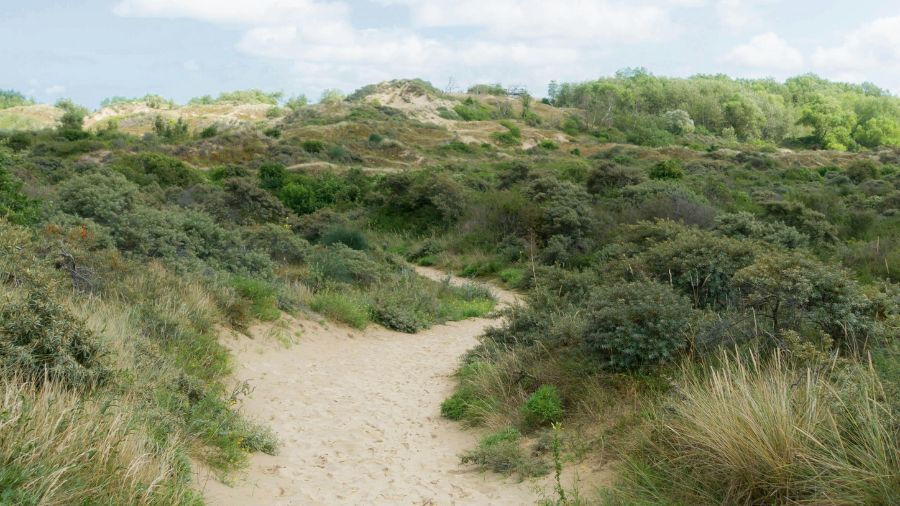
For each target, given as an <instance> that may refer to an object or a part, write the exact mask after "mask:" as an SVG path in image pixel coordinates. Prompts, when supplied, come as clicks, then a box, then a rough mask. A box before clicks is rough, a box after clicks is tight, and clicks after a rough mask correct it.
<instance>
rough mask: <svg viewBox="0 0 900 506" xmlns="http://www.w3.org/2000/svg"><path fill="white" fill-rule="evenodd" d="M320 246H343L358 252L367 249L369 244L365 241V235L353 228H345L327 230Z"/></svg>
mask: <svg viewBox="0 0 900 506" xmlns="http://www.w3.org/2000/svg"><path fill="white" fill-rule="evenodd" d="M322 244H324V245H326V246H330V245H332V244H343V245H345V246H349V247H350V248H353V249H355V250H360V251H362V250H366V249H369V242H368V241H367V240H366V236H365V234H363V233H362V232H361V231H359V230H357V229H355V228H346V227H334V228H331V229H329V230H328V231H327V232H325V234H324V235H323V236H322Z"/></svg>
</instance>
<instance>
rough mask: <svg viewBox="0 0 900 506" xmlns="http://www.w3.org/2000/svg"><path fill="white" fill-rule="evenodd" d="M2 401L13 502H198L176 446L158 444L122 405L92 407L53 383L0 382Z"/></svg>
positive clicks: (5, 481)
mask: <svg viewBox="0 0 900 506" xmlns="http://www.w3.org/2000/svg"><path fill="white" fill-rule="evenodd" d="M0 399H2V412H0V413H2V414H0V489H2V490H6V491H7V492H6V493H4V494H3V495H2V499H3V501H4V503H5V504H42V505H56V504H59V505H66V504H88V503H91V504H166V505H168V504H184V503H190V502H193V501H194V499H193V496H192V494H191V493H190V492H189V491H188V489H187V487H186V479H185V478H186V477H185V474H186V473H185V469H186V468H185V467H184V463H183V461H182V460H181V459H180V457H179V455H178V454H177V453H176V451H175V448H176V445H175V442H174V441H170V442H169V443H168V444H166V445H165V446H163V447H158V446H155V445H154V444H152V443H151V442H150V441H149V440H148V439H146V438H145V437H143V436H142V435H141V432H139V431H135V430H134V426H133V423H132V420H131V419H130V417H129V415H128V414H127V412H126V411H125V410H122V409H120V408H119V405H118V403H117V402H113V401H105V402H104V401H99V400H97V401H91V400H89V401H85V400H83V399H81V398H80V397H79V395H77V394H75V393H72V392H69V391H66V390H64V389H62V388H60V387H58V386H56V385H54V384H52V383H49V382H47V383H45V384H44V386H43V387H41V388H36V387H33V386H30V385H28V384H26V383H24V382H22V381H20V380H19V379H18V378H6V379H3V380H0ZM7 494H12V495H7ZM7 500H8V501H10V502H8V503H7V502H6V501H7Z"/></svg>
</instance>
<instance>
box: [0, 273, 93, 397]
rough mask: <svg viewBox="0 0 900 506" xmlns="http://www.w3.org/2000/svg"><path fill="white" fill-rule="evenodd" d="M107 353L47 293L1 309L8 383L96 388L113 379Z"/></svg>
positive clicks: (0, 359) (0, 353) (0, 347)
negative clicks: (21, 381) (14, 378)
mask: <svg viewBox="0 0 900 506" xmlns="http://www.w3.org/2000/svg"><path fill="white" fill-rule="evenodd" d="M106 353H107V352H106V350H105V349H104V348H103V346H102V345H101V343H100V340H99V338H98V337H97V336H96V335H94V333H93V332H91V331H90V330H89V329H88V328H87V327H85V324H84V322H82V321H80V320H79V319H78V318H76V317H75V316H73V315H72V314H71V313H69V312H68V311H67V310H66V309H65V308H64V307H63V306H61V305H60V304H58V303H57V302H55V301H53V300H52V299H51V298H50V297H49V296H48V295H47V294H46V293H41V292H39V291H36V290H35V291H31V292H30V293H28V295H27V297H26V298H25V300H22V301H4V302H3V303H2V307H0V365H2V368H3V373H4V375H6V376H7V377H11V376H14V375H18V376H20V377H21V378H22V379H24V380H27V381H31V382H34V383H37V384H40V383H42V382H43V381H44V380H45V379H46V380H49V381H52V382H55V383H57V384H60V385H65V386H66V387H70V388H75V387H91V386H94V385H97V384H99V383H102V382H103V381H105V380H106V379H107V378H108V375H109V371H108V369H107V367H106V365H105V364H104V358H103V357H104V355H106Z"/></svg>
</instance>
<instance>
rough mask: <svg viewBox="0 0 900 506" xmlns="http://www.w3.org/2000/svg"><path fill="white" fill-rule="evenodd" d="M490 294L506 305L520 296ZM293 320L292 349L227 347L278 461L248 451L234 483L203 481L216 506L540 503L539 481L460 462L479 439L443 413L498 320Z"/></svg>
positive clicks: (243, 341) (260, 342)
mask: <svg viewBox="0 0 900 506" xmlns="http://www.w3.org/2000/svg"><path fill="white" fill-rule="evenodd" d="M417 270H418V271H419V274H421V275H423V276H427V277H430V278H434V279H440V278H442V277H444V275H443V274H441V273H440V272H439V271H436V270H434V269H417ZM494 290H495V293H496V294H497V296H498V298H499V299H500V301H501V302H503V303H510V302H512V301H513V300H514V299H515V297H514V295H513V294H511V293H509V292H505V291H502V290H499V289H496V288H495V289H494ZM285 318H286V319H287V323H288V327H287V329H285V330H286V331H287V333H289V334H291V335H293V334H295V333H297V332H299V337H296V338H294V340H295V343H296V344H294V345H293V346H290V347H285V346H283V345H282V344H279V342H278V341H277V340H275V339H272V338H265V337H264V336H263V335H257V338H256V339H249V338H246V337H237V338H235V339H232V340H229V342H228V345H229V346H230V347H231V349H232V351H233V352H234V354H235V359H236V364H237V366H236V371H235V376H236V379H238V380H239V381H245V380H246V381H247V382H249V385H250V386H251V387H252V388H253V392H252V393H251V394H250V395H249V396H248V398H247V399H245V401H244V404H243V410H244V412H245V413H247V414H248V415H250V416H251V417H253V418H255V419H257V420H259V421H260V422H262V423H265V424H267V425H269V426H270V427H272V428H273V429H274V430H275V432H276V433H277V434H278V437H279V440H280V443H281V445H280V448H279V454H278V455H277V456H268V455H263V454H255V455H253V456H251V459H250V466H249V468H248V469H247V470H246V472H244V473H242V475H241V476H239V477H238V479H237V483H236V484H234V486H227V485H223V484H221V483H219V482H217V481H216V480H215V478H213V477H211V476H207V475H203V476H200V477H198V479H199V482H200V484H201V486H202V487H203V495H204V497H205V498H206V499H207V501H208V503H209V504H213V505H310V504H328V505H333V504H359V505H375V504H401V505H402V504H413V505H450V504H459V505H462V504H490V505H503V504H509V505H522V504H533V503H534V502H535V501H536V500H537V499H538V498H539V496H538V490H537V489H538V488H539V487H538V486H537V485H536V484H534V483H531V482H529V481H525V482H522V483H516V480H515V479H514V478H509V479H504V478H502V477H499V476H497V475H494V474H490V473H488V474H482V473H480V472H478V471H477V470H473V469H471V468H469V467H463V466H462V465H461V464H460V462H459V454H460V453H461V452H463V451H465V450H467V449H470V448H472V447H473V446H474V445H475V442H476V441H477V438H478V433H476V432H475V431H465V430H463V429H462V428H461V427H460V425H459V424H458V423H454V422H450V421H448V420H445V419H442V418H441V416H440V404H441V401H443V400H444V399H445V398H446V397H447V396H448V395H449V394H450V393H451V392H452V389H453V384H454V383H453V378H452V377H451V375H452V373H453V371H454V370H455V368H456V366H457V364H458V361H459V357H460V356H461V355H462V354H463V353H465V351H466V350H468V349H469V348H471V347H472V346H474V345H475V344H476V343H477V339H476V338H477V337H478V336H479V335H480V334H481V333H482V332H483V330H484V329H485V327H487V326H489V325H491V324H496V320H490V319H485V318H473V319H469V320H464V321H460V322H451V323H448V324H445V325H439V326H435V327H433V328H431V329H429V330H426V331H423V332H420V333H418V334H414V335H410V334H402V333H398V332H392V331H389V330H386V329H383V328H379V327H374V326H372V327H370V328H369V329H367V330H365V331H363V332H358V331H351V330H349V329H347V328H345V327H341V326H337V325H333V324H327V325H320V324H319V323H316V322H313V321H309V320H298V319H291V318H288V317H285ZM255 330H256V332H257V333H258V334H265V332H266V329H265V328H263V327H260V328H257V329H255Z"/></svg>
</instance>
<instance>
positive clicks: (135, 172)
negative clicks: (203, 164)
mask: <svg viewBox="0 0 900 506" xmlns="http://www.w3.org/2000/svg"><path fill="white" fill-rule="evenodd" d="M113 167H114V168H115V169H116V170H118V171H119V172H121V173H122V174H124V175H125V177H127V178H128V179H129V180H131V181H133V182H135V183H137V184H139V185H141V186H146V185H148V184H151V183H154V182H155V183H158V184H159V185H160V186H162V187H163V188H165V187H168V186H181V187H184V186H190V185H192V184H196V183H199V182H201V181H202V180H203V176H202V175H201V174H200V173H199V172H198V171H197V170H196V169H192V168H190V167H188V166H187V164H185V163H184V162H182V161H181V160H179V159H177V158H172V157H171V156H166V155H163V154H160V153H146V152H145V153H139V154H136V155H127V156H125V157H123V158H121V159H119V160H117V161H116V163H115V164H114V165H113Z"/></svg>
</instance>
